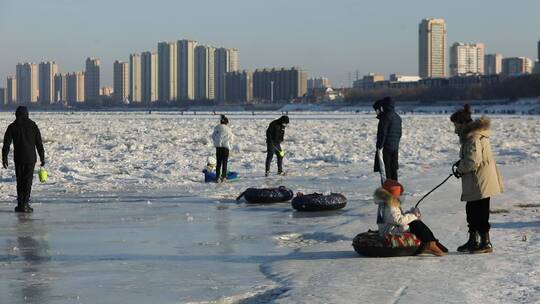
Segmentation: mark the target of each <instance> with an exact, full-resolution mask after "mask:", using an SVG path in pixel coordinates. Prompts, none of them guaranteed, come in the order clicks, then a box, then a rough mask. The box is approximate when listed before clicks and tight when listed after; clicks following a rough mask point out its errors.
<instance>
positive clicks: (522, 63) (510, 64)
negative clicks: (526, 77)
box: [502, 57, 533, 76]
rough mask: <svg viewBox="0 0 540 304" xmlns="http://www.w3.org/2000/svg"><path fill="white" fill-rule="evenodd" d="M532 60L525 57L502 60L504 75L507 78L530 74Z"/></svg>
mask: <svg viewBox="0 0 540 304" xmlns="http://www.w3.org/2000/svg"><path fill="white" fill-rule="evenodd" d="M532 65H533V64H532V60H531V59H530V58H525V57H510V58H503V60H502V74H503V75H505V76H513V75H521V74H530V73H531V72H532Z"/></svg>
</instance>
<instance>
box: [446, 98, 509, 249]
mask: <svg viewBox="0 0 540 304" xmlns="http://www.w3.org/2000/svg"><path fill="white" fill-rule="evenodd" d="M450 120H451V121H452V122H453V123H454V127H455V133H456V134H457V135H458V136H459V142H460V144H461V148H460V151H459V157H460V158H459V161H458V162H457V163H456V165H457V177H458V178H459V177H460V178H461V187H462V194H461V200H462V201H466V202H467V204H466V213H467V223H468V225H469V240H468V241H467V243H465V244H464V245H462V246H460V247H458V249H457V250H458V251H459V252H471V253H485V252H492V251H493V246H492V245H491V242H490V239H489V229H490V228H491V226H490V224H489V204H490V198H491V197H492V196H494V195H497V194H499V193H502V192H503V185H502V179H501V175H500V174H499V170H498V168H497V165H496V163H495V159H494V158H493V154H492V152H491V144H490V137H491V120H490V119H489V118H487V117H485V116H482V117H481V118H479V119H477V120H474V121H473V120H472V118H471V107H470V106H469V105H465V106H464V107H463V109H460V110H458V111H457V112H455V113H454V114H452V116H451V117H450ZM478 238H480V241H478Z"/></svg>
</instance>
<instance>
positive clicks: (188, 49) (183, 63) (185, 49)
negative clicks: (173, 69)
mask: <svg viewBox="0 0 540 304" xmlns="http://www.w3.org/2000/svg"><path fill="white" fill-rule="evenodd" d="M176 45H177V46H176V47H177V49H178V97H179V99H180V100H193V99H195V48H196V47H197V42H196V41H193V40H179V41H178V42H177V43H176Z"/></svg>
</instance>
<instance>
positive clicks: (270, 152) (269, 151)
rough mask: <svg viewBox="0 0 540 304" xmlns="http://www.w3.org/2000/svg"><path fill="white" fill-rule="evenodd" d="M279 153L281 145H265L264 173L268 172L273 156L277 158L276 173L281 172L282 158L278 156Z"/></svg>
mask: <svg viewBox="0 0 540 304" xmlns="http://www.w3.org/2000/svg"><path fill="white" fill-rule="evenodd" d="M279 151H281V145H279V144H278V145H276V146H273V145H271V144H267V145H266V166H265V171H266V172H270V164H271V163H272V158H274V154H275V155H276V157H277V167H278V173H281V172H283V157H281V156H280V155H279V153H278V152H279Z"/></svg>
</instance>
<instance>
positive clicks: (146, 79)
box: [141, 52, 159, 104]
mask: <svg viewBox="0 0 540 304" xmlns="http://www.w3.org/2000/svg"><path fill="white" fill-rule="evenodd" d="M141 75H142V79H141V87H142V90H141V91H142V92H141V94H142V101H143V102H144V103H146V104H150V103H153V102H156V101H157V100H158V83H159V79H158V57H157V54H156V53H153V52H143V53H141Z"/></svg>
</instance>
